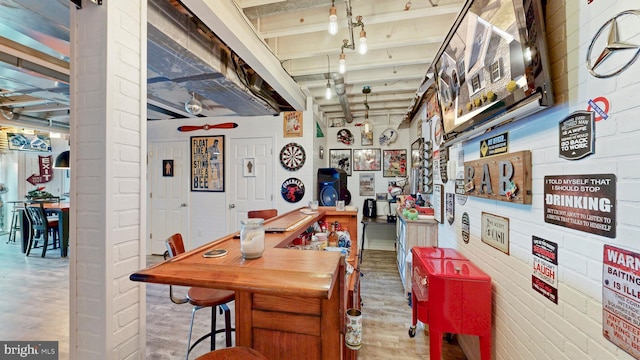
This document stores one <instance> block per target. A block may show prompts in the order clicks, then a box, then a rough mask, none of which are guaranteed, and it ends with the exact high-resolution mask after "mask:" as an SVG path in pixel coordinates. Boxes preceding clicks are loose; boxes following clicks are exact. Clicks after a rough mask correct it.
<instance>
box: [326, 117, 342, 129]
mask: <svg viewBox="0 0 640 360" xmlns="http://www.w3.org/2000/svg"><path fill="white" fill-rule="evenodd" d="M343 126H344V118H331V119H329V127H343Z"/></svg>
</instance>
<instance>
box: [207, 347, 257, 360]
mask: <svg viewBox="0 0 640 360" xmlns="http://www.w3.org/2000/svg"><path fill="white" fill-rule="evenodd" d="M196 360H268V359H267V358H266V357H265V356H264V355H262V354H260V353H259V352H257V351H255V350H253V349H252V348H248V347H243V346H236V347H231V348H226V349H220V350H215V351H212V352H208V353H206V354H204V355H202V356H198V357H197V358H196Z"/></svg>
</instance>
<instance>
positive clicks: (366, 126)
mask: <svg viewBox="0 0 640 360" xmlns="http://www.w3.org/2000/svg"><path fill="white" fill-rule="evenodd" d="M368 113H369V111H366V112H365V114H366V115H365V116H366V117H365V119H364V122H363V123H362V129H363V130H364V132H365V133H370V132H371V131H372V130H373V124H372V123H371V121H369V116H368Z"/></svg>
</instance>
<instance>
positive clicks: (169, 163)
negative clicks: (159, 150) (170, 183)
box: [162, 160, 173, 177]
mask: <svg viewBox="0 0 640 360" xmlns="http://www.w3.org/2000/svg"><path fill="white" fill-rule="evenodd" d="M162 176H170V177H173V160H162Z"/></svg>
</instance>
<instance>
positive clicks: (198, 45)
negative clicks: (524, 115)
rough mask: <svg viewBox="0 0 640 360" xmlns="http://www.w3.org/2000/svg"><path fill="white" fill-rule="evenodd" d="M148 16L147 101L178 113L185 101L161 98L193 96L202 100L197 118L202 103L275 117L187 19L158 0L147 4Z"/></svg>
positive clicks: (220, 49)
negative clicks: (155, 101) (148, 99)
mask: <svg viewBox="0 0 640 360" xmlns="http://www.w3.org/2000/svg"><path fill="white" fill-rule="evenodd" d="M148 11H149V15H148V26H147V52H148V55H147V64H148V69H149V70H150V71H149V72H148V76H149V79H148V82H147V93H148V96H149V97H151V98H154V99H162V100H158V101H162V102H164V103H165V104H166V105H169V106H172V107H174V108H182V107H183V106H184V102H185V101H186V100H188V99H184V98H182V97H179V96H176V97H173V98H172V97H171V96H167V93H171V92H175V93H176V94H178V93H180V94H181V95H183V94H184V91H186V92H187V93H189V94H190V93H193V92H195V93H197V94H198V96H199V98H201V99H202V102H203V105H204V108H205V111H203V114H206V107H207V101H206V99H209V100H212V102H215V103H217V104H219V105H222V106H223V107H225V108H227V109H229V110H231V111H233V112H235V113H237V114H238V115H240V116H256V115H276V114H278V111H276V110H275V109H277V105H274V104H271V103H269V101H268V100H270V99H269V98H268V97H267V96H257V95H256V94H254V93H252V92H251V91H250V89H249V86H248V83H249V82H248V81H246V84H245V82H243V81H242V79H241V77H242V76H244V73H243V72H242V69H239V68H238V67H237V66H236V64H234V63H233V62H232V59H231V58H230V56H228V55H227V51H226V49H224V48H223V47H222V46H221V45H220V44H218V43H216V42H214V41H213V40H212V39H210V38H209V37H207V36H205V35H203V33H202V31H201V29H199V28H198V27H197V25H196V24H195V23H194V22H193V21H192V20H191V19H190V18H189V17H188V16H187V15H185V14H183V13H181V12H180V11H178V10H177V9H176V8H174V7H172V6H171V5H169V4H167V3H166V2H163V1H160V0H152V1H151V2H150V6H149V9H148ZM176 34H180V36H176ZM205 98H206V99H205Z"/></svg>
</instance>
